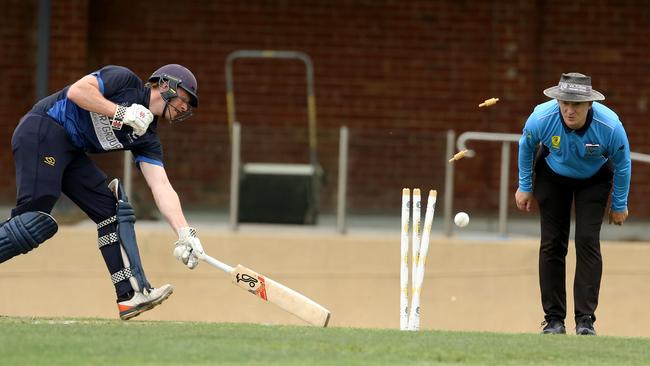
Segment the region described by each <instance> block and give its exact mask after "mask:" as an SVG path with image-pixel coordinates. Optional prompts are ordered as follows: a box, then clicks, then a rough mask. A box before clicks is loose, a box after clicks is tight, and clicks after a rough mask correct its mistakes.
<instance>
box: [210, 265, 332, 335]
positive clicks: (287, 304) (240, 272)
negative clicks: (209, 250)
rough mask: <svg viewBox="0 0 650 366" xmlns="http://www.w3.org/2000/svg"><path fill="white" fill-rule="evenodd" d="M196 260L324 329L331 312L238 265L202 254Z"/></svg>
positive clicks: (243, 287)
mask: <svg viewBox="0 0 650 366" xmlns="http://www.w3.org/2000/svg"><path fill="white" fill-rule="evenodd" d="M199 258H200V259H202V260H203V261H204V262H206V263H208V264H210V265H212V266H214V267H216V268H219V269H220V270H222V271H224V272H226V273H228V274H229V275H230V279H231V280H232V282H233V283H234V284H235V285H237V286H239V287H240V288H242V289H244V290H246V291H248V292H250V293H251V294H253V295H255V296H257V297H259V298H260V299H262V300H264V301H266V302H270V303H272V304H275V305H277V306H279V307H280V308H281V309H284V310H285V311H287V312H289V313H291V314H293V315H295V316H297V317H298V318H300V319H302V320H304V321H306V322H307V323H309V324H311V325H315V326H319V327H327V323H328V322H329V320H330V311H329V310H327V309H325V308H324V307H323V306H321V305H320V304H318V303H317V302H315V301H314V300H312V299H310V298H308V297H307V296H305V295H303V294H301V293H299V292H297V291H295V290H292V289H290V288H288V287H287V286H285V285H283V284H281V283H279V282H276V281H274V280H272V279H270V278H268V277H266V276H263V275H261V274H259V273H257V272H255V271H253V270H252V269H250V268H246V267H244V266H242V265H241V264H238V265H237V267H234V268H233V267H231V266H229V265H227V264H225V263H223V262H221V261H218V260H216V259H214V258H212V257H210V256H209V255H207V254H205V252H204V253H203V254H201V255H199Z"/></svg>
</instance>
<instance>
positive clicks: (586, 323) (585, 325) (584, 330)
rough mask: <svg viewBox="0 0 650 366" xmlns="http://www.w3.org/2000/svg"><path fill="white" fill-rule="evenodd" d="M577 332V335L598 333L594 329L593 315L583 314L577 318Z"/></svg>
mask: <svg viewBox="0 0 650 366" xmlns="http://www.w3.org/2000/svg"><path fill="white" fill-rule="evenodd" d="M576 334H577V335H593V336H595V335H596V330H595V329H594V320H593V318H592V317H591V315H583V316H581V317H578V318H577V319H576Z"/></svg>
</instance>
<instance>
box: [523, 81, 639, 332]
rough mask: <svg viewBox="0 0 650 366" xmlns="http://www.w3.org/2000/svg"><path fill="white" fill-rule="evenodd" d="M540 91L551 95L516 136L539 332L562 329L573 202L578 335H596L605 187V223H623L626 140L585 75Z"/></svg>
mask: <svg viewBox="0 0 650 366" xmlns="http://www.w3.org/2000/svg"><path fill="white" fill-rule="evenodd" d="M544 94H545V95H546V96H547V97H549V98H553V100H550V101H548V102H546V103H542V104H540V105H538V106H536V107H535V109H534V110H533V112H532V113H531V115H530V116H529V117H528V120H527V121H526V125H525V126H524V130H523V134H522V137H521V139H520V140H519V188H518V189H517V192H516V193H515V199H516V202H517V207H518V208H519V209H520V210H525V211H530V208H531V205H532V202H533V197H534V199H536V200H537V202H538V204H539V209H540V222H541V244H540V250H539V283H540V288H541V297H542V308H543V309H544V314H545V315H544V319H545V322H544V323H542V325H545V327H544V329H543V331H542V333H543V334H564V333H566V328H565V325H564V319H565V318H566V288H565V283H566V281H565V276H566V254H567V248H568V242H569V228H570V225H571V206H572V205H574V207H575V222H576V224H575V246H576V272H575V279H574V283H573V294H574V303H575V321H576V334H579V335H596V331H595V329H594V322H595V320H596V316H595V311H596V307H597V306H598V293H599V290H600V279H601V276H602V272H603V262H602V256H601V253H600V228H601V225H602V222H603V216H604V213H605V209H606V206H607V202H608V198H609V193H610V191H611V192H612V193H611V206H610V207H609V211H608V212H609V222H610V223H613V224H616V225H622V224H623V222H624V221H625V219H626V218H627V216H628V210H627V196H628V191H629V187H630V175H631V161H630V146H629V143H628V140H627V135H626V133H625V129H624V128H623V124H622V123H621V121H620V120H619V118H618V116H617V115H616V113H614V112H613V111H612V110H611V109H609V108H607V107H606V106H604V105H603V104H600V103H598V102H597V101H600V100H604V99H605V96H604V95H603V94H601V93H599V92H598V91H596V90H594V89H592V87H591V78H590V77H589V76H587V75H583V74H580V73H566V74H562V76H561V78H560V82H559V83H558V85H557V86H553V87H551V88H548V89H546V90H544ZM533 172H534V173H535V174H533ZM533 180H534V184H533ZM612 185H613V189H612Z"/></svg>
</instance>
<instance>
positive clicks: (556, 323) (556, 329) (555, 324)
mask: <svg viewBox="0 0 650 366" xmlns="http://www.w3.org/2000/svg"><path fill="white" fill-rule="evenodd" d="M542 325H545V327H544V329H542V334H566V328H565V327H564V321H562V320H560V319H549V320H546V321H544V322H542Z"/></svg>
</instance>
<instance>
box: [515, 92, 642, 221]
mask: <svg viewBox="0 0 650 366" xmlns="http://www.w3.org/2000/svg"><path fill="white" fill-rule="evenodd" d="M540 142H541V143H542V144H543V145H544V146H546V147H547V148H548V149H549V154H548V156H546V158H545V159H546V163H547V164H548V166H549V167H550V168H551V169H552V170H553V171H554V172H555V173H557V174H559V175H562V176H565V177H569V178H576V179H586V178H589V177H592V176H593V175H594V174H596V172H598V170H599V169H600V168H601V167H602V166H603V165H604V164H606V163H607V162H608V161H609V162H611V163H612V168H613V170H614V183H613V190H612V211H623V210H625V209H627V196H628V193H629V189H630V177H631V173H632V164H631V160H630V145H629V143H628V140H627V135H626V133H625V129H624V128H623V124H622V123H621V121H620V120H619V118H618V116H617V115H616V113H614V111H612V110H611V109H609V108H607V107H606V106H604V105H602V104H600V103H598V102H593V104H592V106H591V110H590V111H589V114H588V115H587V121H586V123H585V125H584V126H583V127H582V128H580V129H578V130H572V129H570V128H568V127H567V126H566V124H565V123H564V120H563V119H562V114H561V113H560V106H559V103H558V102H557V100H555V99H553V100H550V101H548V102H546V103H543V104H540V105H538V106H536V107H535V109H534V110H533V113H532V114H531V115H530V117H528V120H527V121H526V125H525V126H524V130H523V134H522V136H521V139H520V140H519V189H520V190H521V191H523V192H531V191H532V185H533V184H532V176H533V169H532V167H533V160H534V155H535V150H536V148H537V146H538V144H539V143H540Z"/></svg>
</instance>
